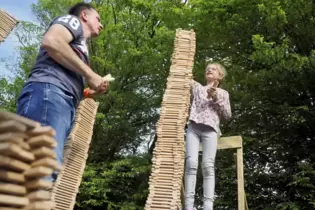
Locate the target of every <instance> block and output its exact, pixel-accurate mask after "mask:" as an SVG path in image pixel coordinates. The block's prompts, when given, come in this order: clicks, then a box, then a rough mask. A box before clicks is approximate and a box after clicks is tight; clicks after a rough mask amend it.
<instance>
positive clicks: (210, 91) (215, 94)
mask: <svg viewBox="0 0 315 210" xmlns="http://www.w3.org/2000/svg"><path fill="white" fill-rule="evenodd" d="M207 93H208V98H212V99H213V100H215V101H216V100H217V99H218V92H217V88H215V87H211V88H209V89H208V90H207Z"/></svg>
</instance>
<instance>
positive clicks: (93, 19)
mask: <svg viewBox="0 0 315 210" xmlns="http://www.w3.org/2000/svg"><path fill="white" fill-rule="evenodd" d="M83 13H85V14H84V15H83V17H84V20H85V22H86V24H87V25H88V27H89V29H90V32H91V37H95V36H98V35H99V34H100V31H101V30H102V29H103V25H102V23H101V18H100V15H99V14H98V12H97V11H95V10H94V9H89V10H85V11H83Z"/></svg>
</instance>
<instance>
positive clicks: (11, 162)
mask: <svg viewBox="0 0 315 210" xmlns="http://www.w3.org/2000/svg"><path fill="white" fill-rule="evenodd" d="M0 167H2V168H7V169H12V170H14V171H18V172H22V171H25V170H27V169H29V168H30V167H31V166H30V165H29V164H26V163H24V162H22V161H20V160H16V159H14V158H11V157H6V156H3V155H0Z"/></svg>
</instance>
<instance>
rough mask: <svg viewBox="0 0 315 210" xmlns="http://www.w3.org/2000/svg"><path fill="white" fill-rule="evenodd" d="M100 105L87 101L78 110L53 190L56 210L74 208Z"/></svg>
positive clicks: (82, 102)
mask: <svg viewBox="0 0 315 210" xmlns="http://www.w3.org/2000/svg"><path fill="white" fill-rule="evenodd" d="M98 105H99V104H98V103H97V102H95V101H94V100H93V99H85V100H83V101H81V102H80V105H79V107H78V109H77V113H76V120H75V124H74V126H73V129H72V131H71V133H70V135H69V139H68V141H67V145H66V146H65V149H64V161H63V170H62V171H61V172H60V173H59V175H58V178H57V180H56V184H55V186H54V189H53V200H54V201H55V207H54V209H55V210H70V209H73V207H74V204H75V201H76V195H77V193H78V190H79V186H80V184H81V180H82V175H83V172H84V168H85V165H86V160H87V158H88V151H89V147H90V143H91V139H92V135H93V127H94V122H95V116H96V112H97V108H98ZM0 210H1V209H0Z"/></svg>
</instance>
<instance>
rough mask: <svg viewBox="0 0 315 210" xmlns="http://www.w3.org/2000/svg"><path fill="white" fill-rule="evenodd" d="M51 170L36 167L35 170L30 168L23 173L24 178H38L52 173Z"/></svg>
mask: <svg viewBox="0 0 315 210" xmlns="http://www.w3.org/2000/svg"><path fill="white" fill-rule="evenodd" d="M53 171H54V170H53V169H51V168H47V167H45V166H37V167H35V168H30V169H28V170H26V171H25V172H24V176H25V177H26V178H40V177H46V176H49V175H51V174H52V173H53Z"/></svg>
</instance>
